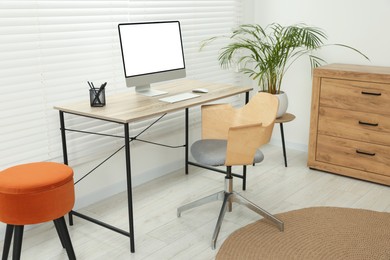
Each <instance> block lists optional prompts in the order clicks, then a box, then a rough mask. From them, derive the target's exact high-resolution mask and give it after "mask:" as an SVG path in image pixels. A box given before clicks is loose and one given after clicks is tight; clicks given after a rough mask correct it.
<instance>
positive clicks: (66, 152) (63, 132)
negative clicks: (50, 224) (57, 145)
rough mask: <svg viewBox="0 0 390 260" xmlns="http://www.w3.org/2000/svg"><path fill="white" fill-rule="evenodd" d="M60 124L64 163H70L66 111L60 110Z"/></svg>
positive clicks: (70, 221)
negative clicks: (66, 132)
mask: <svg viewBox="0 0 390 260" xmlns="http://www.w3.org/2000/svg"><path fill="white" fill-rule="evenodd" d="M60 126H61V141H62V156H63V158H64V164H66V165H68V149H67V146H66V134H65V118H64V112H62V111H60ZM68 217H69V225H71V226H73V215H72V211H70V212H69V213H68Z"/></svg>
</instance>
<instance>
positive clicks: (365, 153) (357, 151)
mask: <svg viewBox="0 0 390 260" xmlns="http://www.w3.org/2000/svg"><path fill="white" fill-rule="evenodd" d="M356 153H359V154H364V155H369V156H375V153H370V152H364V151H361V150H359V149H356Z"/></svg>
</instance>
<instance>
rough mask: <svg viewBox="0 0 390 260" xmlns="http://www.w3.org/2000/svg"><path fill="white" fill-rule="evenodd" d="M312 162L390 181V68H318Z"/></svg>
mask: <svg viewBox="0 0 390 260" xmlns="http://www.w3.org/2000/svg"><path fill="white" fill-rule="evenodd" d="M308 166H309V167H310V168H313V169H317V170H323V171H327V172H332V173H337V174H341V175H346V176H350V177H354V178H359V179H364V180H368V181H372V182H377V183H382V184H386V185H390V68H388V67H372V66H359V65H346V64H331V65H326V66H323V67H320V68H316V69H315V70H314V73H313V93H312V107H311V121H310V139H309V158H308Z"/></svg>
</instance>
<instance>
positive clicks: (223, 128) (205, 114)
mask: <svg viewBox="0 0 390 260" xmlns="http://www.w3.org/2000/svg"><path fill="white" fill-rule="evenodd" d="M277 109H278V99H277V98H276V97H275V96H273V95H271V94H268V93H264V92H259V93H257V94H256V95H254V96H253V97H252V98H251V99H250V100H249V102H248V103H247V104H246V105H245V106H243V107H241V108H234V107H232V106H231V105H230V104H221V105H205V106H202V139H224V140H226V139H227V138H228V132H229V128H230V127H235V126H242V125H247V124H258V123H261V124H262V127H263V128H266V129H267V131H266V133H267V136H266V138H265V139H266V140H267V142H268V141H269V140H270V138H271V134H272V130H273V126H274V121H275V117H276V113H277Z"/></svg>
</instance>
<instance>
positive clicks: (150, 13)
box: [0, 0, 241, 169]
mask: <svg viewBox="0 0 390 260" xmlns="http://www.w3.org/2000/svg"><path fill="white" fill-rule="evenodd" d="M163 20H179V21H180V23H181V28H182V36H183V46H184V51H185V59H186V69H187V77H188V78H192V79H198V80H206V81H213V82H226V83H232V84H238V83H239V77H238V76H237V75H236V74H235V73H234V72H229V71H224V70H221V69H220V68H219V65H218V61H217V55H218V50H219V49H220V48H221V47H222V45H223V44H224V42H222V41H221V42H219V43H215V44H213V45H210V46H209V47H208V48H206V49H205V50H204V51H201V52H200V51H199V47H200V42H201V41H202V40H204V39H206V38H209V37H212V36H216V35H222V34H226V33H228V32H230V30H231V28H233V27H235V26H237V25H238V24H239V23H240V21H241V3H240V0H215V1H207V0H198V1H188V0H170V1H166V0H159V1H148V0H143V1H131V0H115V1H109V0H100V1H99V0H95V1H89V0H66V1H50V0H46V1H32V0H27V1H19V0H12V1H5V0H3V1H1V2H0V79H1V84H0V95H1V101H0V152H1V156H0V158H1V160H0V164H1V165H0V168H1V169H4V168H6V167H9V166H11V165H15V164H19V163H24V162H30V161H47V160H50V161H62V148H61V138H60V131H59V116H58V111H56V110H54V109H53V106H55V105H59V104H63V103H69V102H72V101H77V100H87V99H88V85H87V81H93V82H94V83H95V84H96V85H100V84H101V83H103V82H108V84H107V87H106V95H110V94H113V93H118V92H124V91H128V89H126V87H125V80H124V75H123V67H122V60H121V53H120V46H119V38H118V31H117V25H118V23H123V22H142V21H163ZM174 117H175V114H173V115H172V116H171V118H174ZM66 124H67V127H70V128H75V129H83V130H86V131H99V132H104V133H109V134H121V132H122V128H121V127H117V126H116V125H115V126H113V125H112V124H111V123H104V124H101V123H99V124H97V123H96V121H94V120H91V119H86V118H80V117H74V116H71V115H67V117H66ZM140 124H141V123H140ZM140 124H135V125H134V126H133V130H134V128H138V127H142V126H140ZM157 127H158V126H157ZM156 131H164V127H160V129H158V128H157V130H156ZM101 138H106V137H96V136H87V135H80V134H78V133H68V134H67V140H68V143H69V151H68V152H69V156H70V159H72V158H78V161H79V162H82V161H83V160H87V159H85V158H90V157H93V156H95V155H96V151H111V150H112V149H113V147H114V148H115V147H119V142H118V140H116V139H115V138H114V139H113V140H111V141H109V140H104V141H101ZM91 148H93V149H92V151H91ZM83 158H84V159H83Z"/></svg>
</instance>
